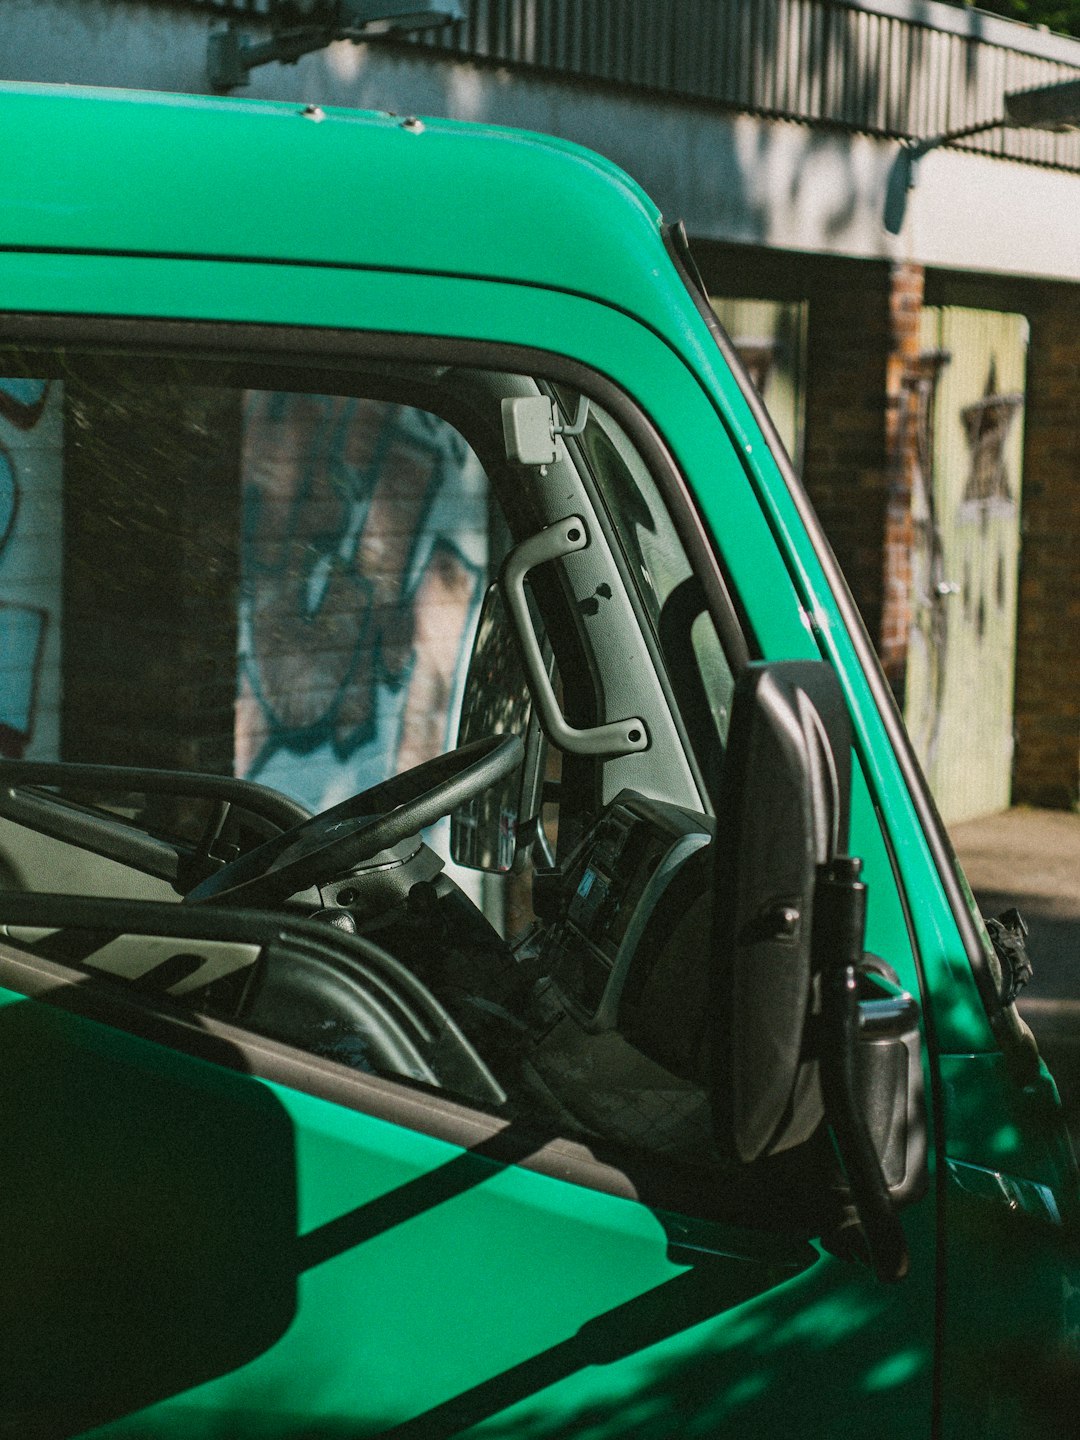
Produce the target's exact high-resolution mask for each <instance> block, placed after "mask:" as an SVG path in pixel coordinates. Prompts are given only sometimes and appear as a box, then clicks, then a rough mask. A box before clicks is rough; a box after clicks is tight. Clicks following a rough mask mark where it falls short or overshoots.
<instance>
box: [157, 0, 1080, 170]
mask: <svg viewBox="0 0 1080 1440" xmlns="http://www.w3.org/2000/svg"><path fill="white" fill-rule="evenodd" d="M181 3H183V0H181ZM186 3H188V4H196V5H198V6H199V8H202V9H208V10H211V11H217V12H218V13H220V14H222V15H226V14H232V15H243V14H246V15H251V16H253V15H264V14H265V13H266V12H267V8H268V0H186ZM400 43H407V44H410V45H416V46H421V47H424V48H426V49H430V50H436V51H440V52H443V53H446V52H450V53H453V54H457V55H462V56H469V57H472V58H474V59H477V60H480V61H486V62H492V63H496V64H500V65H509V66H521V67H528V68H531V69H539V70H542V71H546V72H549V73H551V74H555V75H558V76H562V77H573V78H576V79H579V80H585V81H590V82H597V81H599V82H607V83H610V84H613V85H617V86H620V87H629V88H634V89H645V90H650V91H653V92H657V93H660V94H663V95H668V96H677V97H680V98H684V99H690V100H697V101H702V102H705V103H709V104H714V105H720V106H723V107H725V108H729V109H732V110H740V111H747V112H750V113H753V114H759V115H770V116H779V117H783V118H785V119H791V120H802V121H811V122H815V123H818V124H827V125H833V126H837V127H840V128H842V129H846V130H854V131H862V132H865V133H868V134H875V135H884V136H891V137H899V136H904V135H907V136H917V137H920V138H921V137H925V136H930V135H939V134H942V133H944V132H946V131H951V130H956V129H961V128H963V127H965V126H968V125H975V124H979V123H980V122H983V121H987V120H993V119H995V118H997V117H998V116H1000V115H1001V114H1002V113H1003V106H1002V97H1003V96H1004V94H1005V92H1006V91H1008V90H1021V89H1029V88H1032V87H1035V86H1039V85H1048V84H1052V83H1053V82H1055V81H1058V80H1067V79H1074V78H1077V77H1080V40H1070V39H1067V38H1065V37H1062V36H1056V35H1049V34H1046V33H1044V32H1042V31H1040V30H1038V29H1035V28H1033V27H1030V26H1025V25H1019V24H1016V23H1013V22H1009V21H1003V20H1001V19H999V18H998V17H996V16H991V15H987V14H983V13H981V12H979V11H972V10H969V9H960V8H957V7H953V6H949V5H945V4H941V3H939V0H467V3H466V18H465V19H464V20H463V21H461V22H460V23H458V24H455V25H451V26H448V27H446V28H445V29H442V30H439V31H428V32H426V33H423V34H418V35H417V36H415V37H413V38H411V39H409V40H408V41H404V42H400ZM959 143H962V144H963V145H964V146H965V147H966V148H970V149H975V150H981V151H988V152H990V153H992V154H997V155H1008V156H1012V157H1015V158H1017V159H1022V160H1027V161H1029V162H1034V163H1036V164H1042V165H1051V166H1055V167H1059V168H1064V169H1069V170H1073V169H1080V135H1076V136H1074V135H1069V134H1065V135H1057V134H1051V133H1049V132H1043V131H1024V130H1005V129H1001V130H993V131H990V132H988V133H987V134H985V135H981V136H977V137H973V138H971V139H968V140H965V141H963V142H959Z"/></svg>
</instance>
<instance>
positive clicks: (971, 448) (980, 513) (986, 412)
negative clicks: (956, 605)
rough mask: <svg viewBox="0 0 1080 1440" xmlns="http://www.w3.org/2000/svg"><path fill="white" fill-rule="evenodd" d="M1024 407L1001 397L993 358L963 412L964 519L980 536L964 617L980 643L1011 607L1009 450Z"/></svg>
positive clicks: (967, 566)
mask: <svg viewBox="0 0 1080 1440" xmlns="http://www.w3.org/2000/svg"><path fill="white" fill-rule="evenodd" d="M1023 405H1024V397H1023V395H1020V394H1017V393H1010V394H1002V393H1000V387H999V385H998V378H997V363H996V361H995V359H994V358H991V361H990V372H989V374H988V375H987V377H986V385H985V387H984V389H983V395H982V399H981V400H976V401H975V403H974V404H973V405H967V406H965V407H964V409H963V410H961V412H960V419H961V422H962V423H963V426H964V435H965V439H966V442H967V449H968V457H969V464H968V472H967V479H966V480H965V482H964V496H963V499H962V501H961V502H960V513H959V517H958V518H959V521H960V523H961V524H966V525H968V526H972V527H973V528H974V529H975V530H976V531H977V534H978V539H977V540H976V541H975V543H973V544H969V545H967V546H965V555H964V568H963V579H962V581H961V590H962V593H963V597H964V616H965V618H966V619H967V621H968V623H969V624H970V625H971V627H972V628H973V630H974V632H975V635H976V637H977V638H978V640H980V641H982V640H983V639H984V637H985V636H986V634H987V630H988V628H989V626H990V624H991V616H992V615H993V616H995V617H1000V616H1001V615H1003V614H1004V612H1005V610H1006V607H1007V606H1008V603H1009V596H1008V589H1009V587H1008V570H1009V566H1010V555H1009V550H1010V549H1011V548H1015V541H1014V539H1013V535H1012V526H1011V523H1010V522H1011V519H1012V516H1013V514H1014V512H1015V509H1016V499H1015V497H1014V495H1013V489H1012V485H1011V484H1010V481H1009V471H1008V464H1007V461H1006V449H1007V446H1008V442H1009V436H1010V432H1011V431H1012V428H1013V425H1014V424H1015V423H1016V420H1017V418H1018V417H1019V415H1020V412H1021V410H1022V409H1023ZM995 515H996V516H998V517H1000V518H1002V519H1004V521H1005V524H1004V525H997V526H994V527H993V528H994V533H993V537H992V538H991V535H990V530H991V521H992V518H993V517H994V516H995Z"/></svg>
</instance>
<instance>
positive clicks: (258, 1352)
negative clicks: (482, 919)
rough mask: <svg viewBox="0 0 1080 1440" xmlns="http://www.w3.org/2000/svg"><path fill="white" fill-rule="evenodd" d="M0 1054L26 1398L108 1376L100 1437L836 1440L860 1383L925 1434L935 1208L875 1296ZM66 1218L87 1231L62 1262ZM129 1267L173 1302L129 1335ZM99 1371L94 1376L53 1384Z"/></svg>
mask: <svg viewBox="0 0 1080 1440" xmlns="http://www.w3.org/2000/svg"><path fill="white" fill-rule="evenodd" d="M0 1036H2V1037H3V1044H2V1046H0V1076H2V1079H3V1084H4V1087H5V1093H7V1094H9V1095H11V1096H13V1097H14V1098H19V1097H21V1099H22V1102H23V1103H22V1105H21V1108H20V1111H19V1114H20V1116H21V1120H20V1123H19V1124H18V1125H17V1126H16V1127H15V1128H14V1130H13V1131H10V1132H9V1133H8V1134H7V1136H6V1141H7V1146H8V1154H9V1157H10V1158H11V1159H12V1161H13V1162H14V1163H15V1164H16V1165H17V1167H18V1172H19V1173H20V1175H21V1176H22V1177H23V1178H22V1183H21V1184H20V1185H19V1186H18V1187H17V1188H12V1187H7V1188H6V1189H5V1190H4V1191H3V1192H2V1198H0V1213H2V1214H3V1217H4V1220H5V1225H6V1227H8V1229H9V1230H11V1229H13V1228H17V1229H18V1231H19V1233H21V1234H22V1235H24V1236H25V1237H26V1245H25V1248H24V1249H23V1250H22V1251H21V1252H20V1264H19V1266H18V1267H17V1269H16V1295H15V1299H12V1297H11V1290H10V1288H9V1290H8V1292H7V1296H6V1306H7V1307H8V1308H7V1315H8V1317H9V1319H10V1320H12V1321H19V1320H21V1321H22V1324H21V1325H18V1326H16V1327H14V1328H16V1329H17V1331H18V1333H19V1335H20V1337H21V1343H20V1344H16V1345H9V1346H8V1347H7V1349H6V1362H7V1364H8V1365H9V1366H10V1367H11V1369H10V1372H9V1374H8V1376H7V1377H6V1378H7V1383H8V1385H11V1384H13V1383H15V1381H16V1380H18V1379H19V1377H20V1376H23V1375H25V1373H27V1372H29V1374H30V1376H31V1377H32V1386H31V1388H32V1391H35V1392H36V1391H39V1390H43V1391H44V1392H45V1393H46V1394H48V1395H49V1396H50V1397H51V1398H52V1399H53V1400H54V1401H55V1402H56V1403H57V1404H61V1403H63V1402H64V1401H65V1400H66V1401H67V1402H68V1403H71V1400H72V1394H73V1393H74V1394H75V1395H76V1397H77V1394H78V1390H77V1387H78V1384H79V1382H80V1381H82V1380H84V1377H85V1376H86V1375H91V1374H93V1373H94V1370H95V1368H96V1367H101V1366H102V1365H105V1364H107V1363H112V1364H113V1366H114V1369H115V1376H116V1379H115V1383H114V1387H113V1389H112V1391H111V1394H110V1396H109V1397H108V1398H111V1399H112V1400H113V1402H114V1406H115V1410H116V1414H115V1415H110V1414H107V1413H106V1414H103V1413H100V1410H99V1413H98V1414H97V1415H93V1414H92V1413H91V1414H88V1415H87V1417H86V1418H87V1419H94V1420H98V1421H100V1422H102V1426H103V1428H101V1426H99V1428H98V1430H97V1431H96V1432H95V1433H100V1434H108V1435H110V1436H131V1437H135V1436H139V1437H155V1440H156V1437H159V1436H160V1437H170V1440H171V1437H174V1436H175V1437H184V1440H202V1437H213V1436H217V1435H220V1434H221V1427H222V1424H223V1417H225V1416H227V1417H230V1420H229V1422H228V1423H229V1433H230V1434H244V1435H251V1436H260V1437H261V1436H266V1437H268V1440H269V1437H275V1440H276V1437H287V1436H295V1435H299V1434H309V1433H312V1432H313V1430H314V1432H315V1433H318V1434H321V1435H327V1436H331V1437H332V1436H337V1435H341V1436H343V1437H344V1436H346V1435H349V1436H353V1435H357V1434H374V1433H378V1432H380V1431H381V1430H383V1429H384V1428H385V1427H386V1426H387V1425H403V1424H404V1423H405V1422H407V1421H410V1420H415V1423H414V1424H413V1425H410V1426H409V1428H408V1429H406V1430H404V1432H403V1433H405V1434H408V1435H413V1434H415V1435H416V1436H428V1437H434V1436H440V1435H452V1434H456V1433H458V1432H459V1431H460V1430H463V1429H465V1428H471V1427H472V1426H473V1425H482V1428H483V1430H484V1433H491V1434H511V1435H518V1434H522V1435H536V1436H559V1435H574V1434H579V1433H582V1427H583V1426H584V1425H586V1424H587V1425H588V1426H589V1427H593V1426H595V1427H596V1428H595V1433H596V1434H598V1435H611V1436H615V1435H620V1434H628V1433H633V1434H635V1435H637V1434H642V1435H645V1436H661V1435H673V1434H680V1435H682V1434H710V1433H715V1430H714V1427H715V1426H717V1425H719V1424H722V1423H724V1422H727V1421H731V1422H732V1423H736V1424H737V1425H738V1427H739V1433H740V1434H746V1435H762V1436H766V1435H774V1434H776V1433H778V1429H777V1427H778V1426H779V1427H781V1429H782V1427H783V1425H784V1423H785V1420H786V1422H787V1423H789V1424H794V1425H796V1426H797V1429H798V1433H806V1434H815V1433H818V1434H825V1433H827V1428H818V1426H819V1422H820V1418H821V1417H822V1416H830V1415H833V1416H834V1415H835V1414H836V1413H837V1410H838V1408H839V1407H841V1406H843V1405H844V1404H845V1403H846V1402H845V1397H847V1403H850V1399H851V1394H852V1385H853V1376H857V1377H858V1381H857V1385H856V1391H857V1397H858V1402H859V1415H860V1423H863V1422H865V1425H866V1430H867V1432H868V1433H869V1432H870V1431H871V1430H872V1431H873V1433H875V1434H878V1435H881V1436H888V1437H897V1440H899V1437H902V1436H908V1435H912V1436H915V1435H925V1434H927V1433H928V1413H929V1386H928V1377H929V1374H930V1370H931V1366H932V1338H933V1330H932V1326H930V1325H929V1324H928V1323H927V1321H928V1318H929V1317H930V1316H931V1314H932V1309H933V1285H934V1273H935V1267H934V1263H933V1251H934V1242H933V1236H932V1234H931V1233H930V1231H931V1207H928V1206H925V1205H924V1206H921V1207H918V1209H917V1210H916V1211H914V1212H912V1213H911V1219H910V1221H909V1238H910V1240H911V1244H912V1249H913V1255H914V1257H915V1269H914V1273H913V1276H912V1278H911V1280H910V1281H909V1282H907V1283H905V1284H904V1285H902V1286H896V1287H891V1288H883V1287H881V1286H880V1285H878V1284H876V1283H875V1282H874V1281H873V1280H872V1279H871V1278H870V1276H869V1275H868V1273H867V1272H865V1271H863V1270H861V1269H860V1268H858V1267H854V1266H851V1265H845V1264H842V1263H840V1262H838V1261H835V1260H832V1259H830V1258H828V1257H821V1256H820V1255H819V1254H818V1253H816V1251H815V1250H814V1249H813V1248H812V1247H810V1246H809V1245H807V1244H805V1243H804V1242H798V1241H793V1240H783V1239H779V1238H770V1237H768V1236H766V1235H763V1234H762V1235H755V1234H754V1233H752V1232H749V1231H742V1230H733V1229H729V1228H727V1227H723V1226H719V1225H715V1224H710V1223H706V1222H700V1221H688V1220H685V1219H679V1218H677V1217H674V1216H667V1215H663V1214H658V1213H654V1212H652V1211H650V1210H647V1209H646V1208H644V1207H643V1206H640V1205H636V1204H633V1203H631V1202H630V1201H627V1200H622V1199H617V1198H614V1197H611V1196H608V1195H603V1194H599V1193H595V1192H592V1191H590V1190H586V1189H583V1188H581V1187H579V1186H576V1185H570V1184H567V1183H565V1182H563V1181H561V1180H556V1179H552V1178H549V1177H546V1176H543V1175H538V1174H534V1173H531V1172H530V1171H528V1170H524V1169H521V1168H517V1167H509V1168H507V1167H503V1166H498V1165H494V1164H492V1163H491V1162H490V1161H488V1160H486V1159H484V1158H483V1157H480V1156H477V1155H473V1154H469V1153H467V1152H463V1151H461V1150H460V1149H458V1148H457V1147H455V1146H451V1145H447V1144H445V1143H444V1142H440V1141H436V1140H432V1139H429V1138H427V1137H424V1136H420V1135H416V1134H413V1133H411V1132H408V1131H404V1130H401V1129H399V1128H397V1127H395V1126H393V1125H390V1124H387V1123H386V1122H385V1121H381V1120H378V1119H375V1118H372V1117H369V1116H366V1115H361V1114H357V1113H355V1112H352V1111H346V1110H341V1109H339V1108H338V1107H337V1106H334V1105H332V1104H330V1103H328V1102H326V1101H323V1100H318V1099H314V1098H312V1097H310V1096H306V1095H302V1094H299V1093H297V1092H295V1091H291V1090H287V1089H282V1088H281V1087H278V1086H273V1085H268V1084H266V1083H264V1082H260V1081H258V1080H255V1079H252V1078H250V1077H246V1076H242V1075H236V1074H234V1073H232V1072H231V1071H229V1070H223V1069H221V1068H219V1067H218V1066H215V1065H211V1064H207V1063H205V1062H202V1061H193V1060H191V1059H189V1058H186V1057H180V1056H177V1055H175V1054H172V1053H171V1052H169V1051H168V1050H164V1049H162V1048H161V1047H159V1046H156V1045H153V1044H151V1043H149V1042H147V1041H144V1040H140V1039H136V1038H134V1037H130V1036H126V1035H122V1034H118V1033H116V1032H114V1031H111V1030H108V1029H106V1028H105V1027H103V1026H100V1025H97V1024H95V1023H93V1022H90V1021H86V1020H84V1019H81V1018H78V1017H74V1016H70V1015H63V1014H57V1013H56V1012H52V1011H49V1010H47V1009H45V1008H44V1007H41V1006H38V1005H34V1004H30V1003H27V1002H25V1001H22V1000H21V998H20V997H18V996H13V995H11V994H9V993H4V994H3V996H2V997H0ZM76 1073H77V1075H78V1083H77V1084H76V1083H73V1081H74V1077H75V1075H76ZM132 1097H134V1099H133V1098H132ZM103 1102H105V1104H103ZM109 1102H111V1103H109ZM121 1113H122V1114H123V1115H124V1117H125V1120H126V1123H125V1124H122V1125H121V1124H118V1123H117V1118H118V1115H119V1114H121ZM43 1133H44V1134H46V1135H48V1136H49V1144H48V1145H47V1146H44V1147H43V1145H42V1135H43ZM177 1162H185V1163H177ZM50 1197H59V1207H60V1211H61V1212H62V1213H63V1214H64V1215H65V1216H66V1217H70V1215H71V1213H72V1206H71V1202H72V1199H73V1198H75V1197H77V1199H78V1200H79V1201H80V1202H81V1203H80V1204H79V1205H78V1206H76V1207H74V1213H75V1214H76V1215H78V1216H80V1217H85V1219H84V1220H83V1222H82V1223H81V1224H80V1223H76V1224H75V1225H72V1224H71V1222H70V1218H68V1226H67V1229H66V1230H65V1232H64V1234H63V1235H62V1236H60V1235H58V1234H57V1233H56V1232H55V1230H54V1229H53V1228H52V1226H51V1221H52V1216H53V1214H54V1213H57V1202H56V1201H55V1200H53V1201H50ZM163 1197H167V1200H168V1205H167V1208H166V1207H165V1206H163V1205H162V1203H161V1202H162V1198H163ZM118 1246H122V1247H124V1249H125V1251H126V1255H127V1258H128V1260H129V1261H130V1257H131V1254H132V1253H134V1254H135V1255H138V1256H146V1257H147V1259H148V1261H150V1262H151V1263H152V1266H153V1273H158V1274H160V1275H161V1285H160V1287H156V1288H152V1289H151V1292H150V1293H149V1294H148V1295H146V1296H144V1297H142V1303H141V1304H140V1305H139V1306H137V1307H134V1309H133V1308H132V1297H130V1296H128V1295H125V1294H122V1293H121V1294H119V1295H117V1294H114V1293H113V1291H112V1290H111V1289H110V1288H109V1286H108V1284H107V1278H108V1275H109V1273H110V1272H111V1268H112V1263H113V1259H114V1256H115V1253H116V1247H118ZM47 1247H49V1248H50V1249H51V1252H52V1261H51V1263H50V1264H44V1263H43V1260H42V1256H43V1252H44V1251H45V1250H46V1248H47ZM208 1274H209V1275H210V1276H211V1277H213V1278H212V1280H211V1281H210V1282H209V1283H208V1279H207V1276H208ZM43 1277H44V1285H43ZM60 1277H63V1278H60ZM185 1277H187V1280H186V1283H185ZM50 1279H51V1281H52V1289H50V1288H49V1284H50ZM19 1302H21V1305H20V1304H19ZM12 1306H18V1308H17V1309H16V1310H15V1311H14V1313H13V1310H12V1308H11V1307H12ZM184 1335H189V1336H191V1335H193V1336H194V1342H193V1343H192V1342H190V1341H189V1343H188V1345H187V1346H186V1348H185V1347H184V1345H183V1344H182V1343H181V1342H182V1337H183V1336H184ZM77 1347H79V1348H81V1349H82V1351H83V1352H84V1356H85V1370H78V1371H77V1372H76V1373H75V1374H74V1376H72V1375H71V1374H70V1373H66V1374H65V1375H64V1379H63V1380H62V1381H59V1380H58V1376H57V1374H56V1372H55V1370H53V1369H51V1368H50V1367H49V1366H48V1364H46V1365H44V1366H43V1365H42V1363H41V1357H42V1356H46V1357H48V1356H57V1355H67V1354H68V1353H69V1352H70V1351H71V1350H72V1349H74V1348H77ZM118 1355H122V1356H125V1357H127V1358H126V1361H125V1363H124V1364H123V1365H120V1364H117V1363H116V1358H115V1357H116V1356H118ZM795 1373H798V1374H799V1376H800V1383H799V1385H798V1386H797V1387H795V1389H794V1390H792V1387H791V1385H790V1377H791V1376H792V1375H793V1374H795ZM403 1377H404V1378H403ZM24 1383H25V1382H24ZM52 1387H55V1389H54V1388H52ZM548 1387H554V1388H553V1390H551V1391H549V1389H548ZM155 1391H156V1393H155ZM537 1392H543V1393H542V1394H540V1395H538V1394H537ZM140 1399H141V1400H143V1401H144V1402H146V1403H145V1404H144V1405H142V1406H140V1408H138V1409H134V1408H133V1407H134V1403H135V1402H137V1401H139V1400H140ZM154 1402H157V1403H154ZM129 1409H130V1410H131V1413H127V1412H128V1411H129ZM505 1412H508V1413H505ZM110 1422H112V1423H110ZM484 1422H486V1423H484ZM241 1427H242V1428H241ZM11 1433H16V1432H15V1431H12V1432H11ZM590 1433H594V1432H593V1431H592V1430H591V1428H590Z"/></svg>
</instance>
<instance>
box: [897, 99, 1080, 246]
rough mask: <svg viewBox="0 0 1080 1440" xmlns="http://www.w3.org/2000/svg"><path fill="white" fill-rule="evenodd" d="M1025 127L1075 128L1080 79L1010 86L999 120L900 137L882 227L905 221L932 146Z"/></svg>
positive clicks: (1078, 116) (899, 225)
mask: <svg viewBox="0 0 1080 1440" xmlns="http://www.w3.org/2000/svg"><path fill="white" fill-rule="evenodd" d="M1006 125H1008V126H1012V127H1013V128H1015V129H1024V130H1075V129H1078V128H1080V80H1063V81H1060V82H1059V83H1058V84H1056V85H1040V86H1039V87H1038V88H1037V89H1034V90H1012V91H1010V92H1009V93H1008V94H1007V95H1006V96H1005V114H1004V115H1003V116H1002V117H1001V118H1000V119H998V120H983V121H982V122H980V123H979V124H978V125H965V126H964V127H963V128H962V129H960V130H948V131H946V133H945V134H944V135H932V136H930V137H929V138H928V139H926V140H904V141H901V144H900V150H899V153H898V154H897V156H896V159H895V160H894V161H893V163H892V167H891V168H890V170H889V180H888V185H887V187H886V191H885V229H886V230H887V231H888V232H889V234H890V235H898V234H899V233H900V230H901V228H902V226H903V224H904V215H905V212H906V210H907V197H908V193H909V192H910V191H911V190H913V189H914V188H915V186H916V184H917V183H918V178H919V161H920V160H921V159H922V157H923V156H924V155H927V154H929V152H930V151H931V150H937V149H938V148H939V147H940V146H942V145H951V144H952V143H953V141H955V140H966V139H968V137H969V136H971V135H982V134H984V133H985V132H986V131H987V130H997V129H999V128H1000V127H1002V126H1006Z"/></svg>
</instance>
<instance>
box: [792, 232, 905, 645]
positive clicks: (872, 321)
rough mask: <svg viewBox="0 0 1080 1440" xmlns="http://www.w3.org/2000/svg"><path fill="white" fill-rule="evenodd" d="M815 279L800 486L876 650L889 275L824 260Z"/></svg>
mask: <svg viewBox="0 0 1080 1440" xmlns="http://www.w3.org/2000/svg"><path fill="white" fill-rule="evenodd" d="M809 278H810V281H811V289H810V294H809V299H810V315H809V325H808V339H807V371H808V374H807V389H806V441H805V447H804V455H805V459H804V465H803V480H804V482H805V484H806V488H807V490H808V492H809V494H810V498H811V500H812V501H813V502H814V506H815V508H816V509H817V512H818V514H819V516H820V517H821V522H822V524H823V525H824V527H825V532H826V534H827V535H828V537H829V540H830V542H831V544H832V547H833V549H834V550H835V552H836V558H837V559H838V561H839V562H840V566H841V568H842V569H843V571H844V574H845V575H846V577H847V580H848V584H849V585H850V586H851V589H852V593H853V594H854V596H855V600H856V603H857V604H858V606H859V609H860V610H861V612H862V616H863V620H864V621H865V623H866V627H867V629H868V630H869V632H870V635H871V638H872V639H874V640H875V642H876V641H877V640H878V638H879V636H880V635H881V625H882V619H883V613H884V609H885V605H884V601H885V591H884V574H885V533H886V529H885V514H886V502H887V496H888V482H889V474H890V466H889V453H888V426H887V423H886V414H887V409H886V400H887V396H888V390H889V384H890V373H891V372H890V365H889V353H890V346H891V337H892V330H893V316H892V313H891V308H890V287H889V268H888V267H887V266H886V265H877V264H865V263H858V262H851V261H819V262H818V263H817V264H816V265H815V266H814V267H813V270H812V273H811V275H810V277H809Z"/></svg>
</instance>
